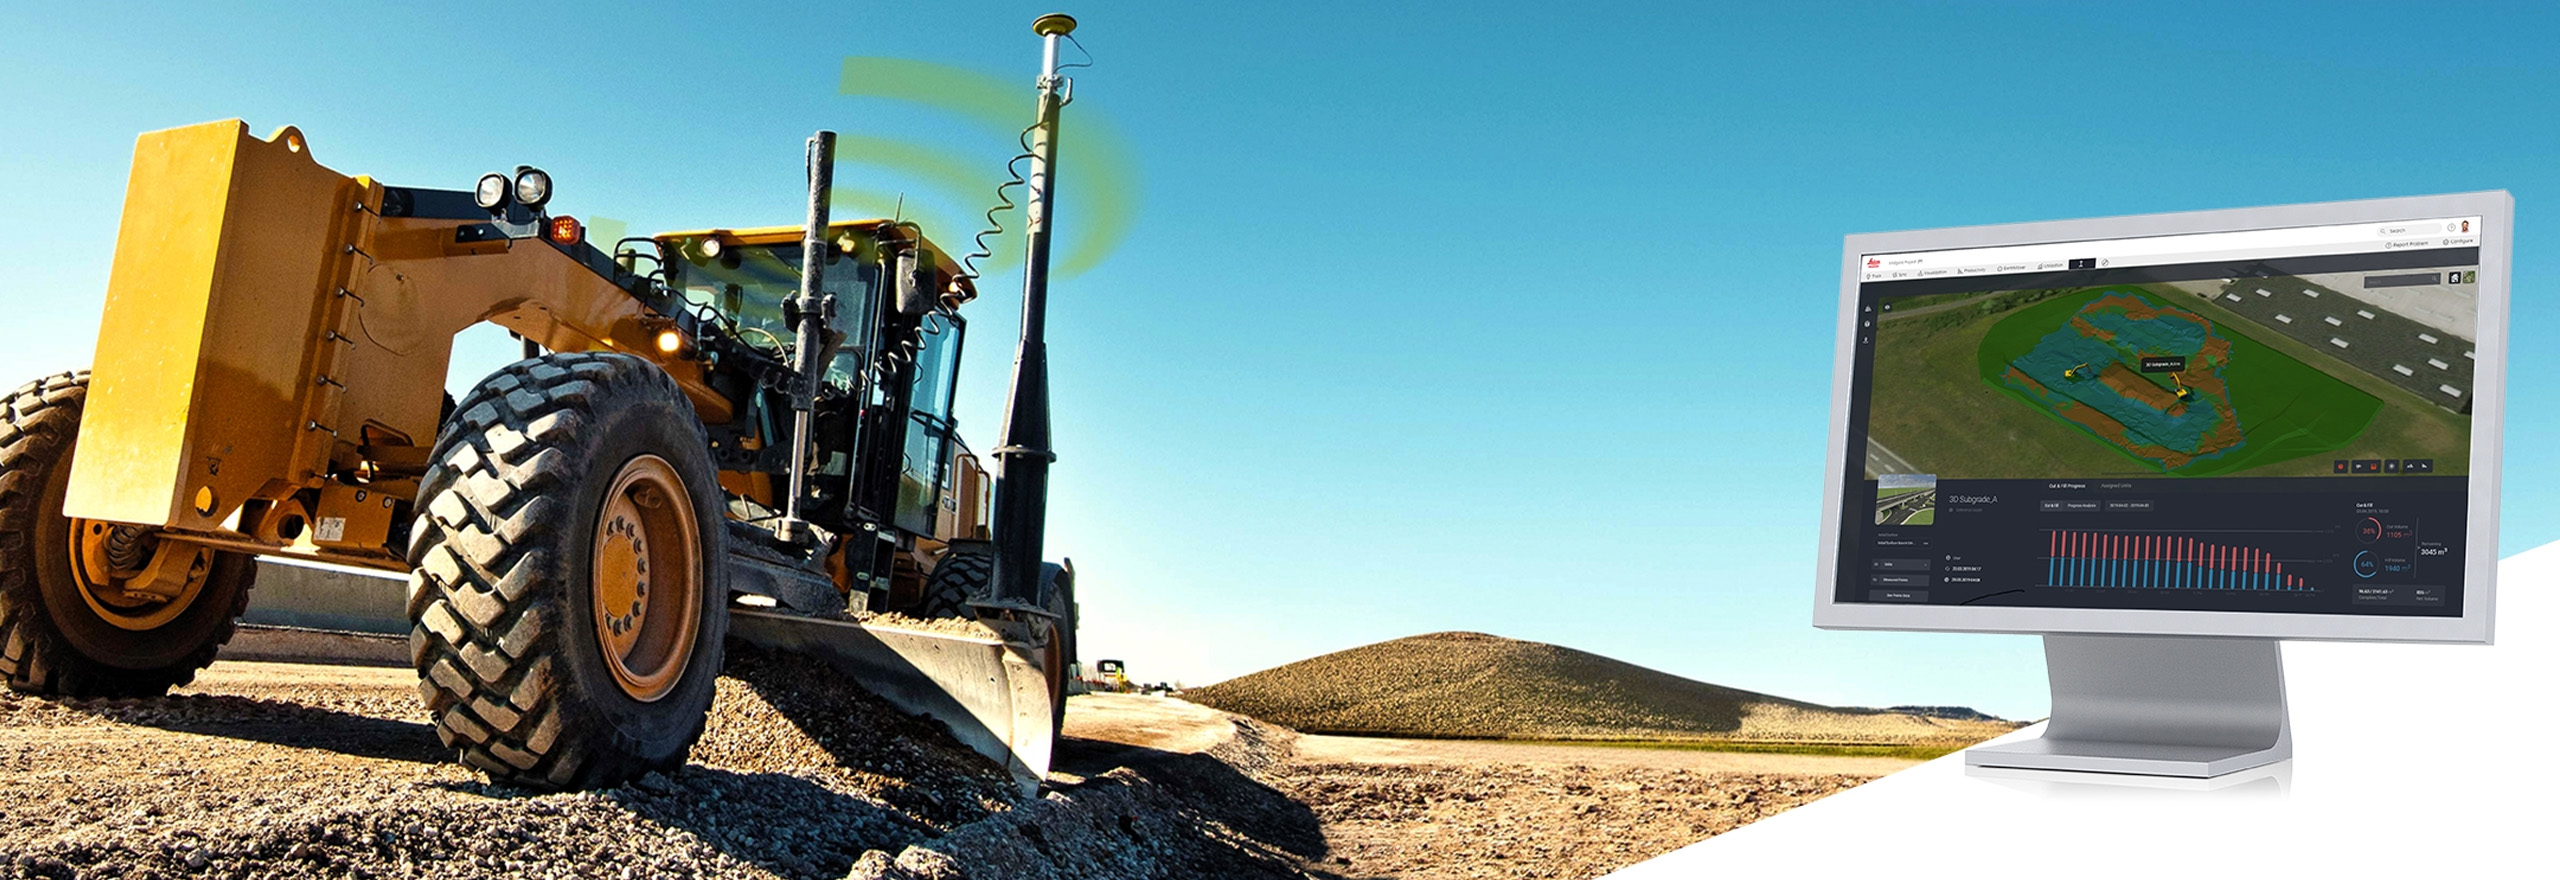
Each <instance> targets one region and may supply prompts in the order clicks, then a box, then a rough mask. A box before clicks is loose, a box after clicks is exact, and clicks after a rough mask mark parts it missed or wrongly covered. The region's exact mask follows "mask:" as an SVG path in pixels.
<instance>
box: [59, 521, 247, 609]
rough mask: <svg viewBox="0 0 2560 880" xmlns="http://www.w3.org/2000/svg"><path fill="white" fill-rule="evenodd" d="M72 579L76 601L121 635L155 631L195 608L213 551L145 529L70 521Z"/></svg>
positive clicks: (96, 522) (105, 523)
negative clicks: (77, 589) (121, 631)
mask: <svg viewBox="0 0 2560 880" xmlns="http://www.w3.org/2000/svg"><path fill="white" fill-rule="evenodd" d="M70 543H71V569H72V571H71V574H72V578H73V580H75V581H77V582H78V583H79V586H80V599H81V601H83V602H85V603H87V604H88V606H89V610H90V611H92V612H95V613H96V614H97V615H98V618H99V619H100V620H104V621H106V622H107V623H108V624H110V625H113V626H115V627H117V628H119V629H126V630H134V631H137V632H139V631H144V630H151V629H157V628H159V627H160V626H161V625H163V624H166V623H168V622H169V621H171V620H175V619H177V617H178V615H180V614H183V613H185V612H186V610H187V607H188V606H190V605H193V604H195V599H196V594H198V593H200V592H203V590H204V584H205V576H206V575H207V574H209V573H210V572H211V571H212V570H213V551H212V550H211V549H209V548H206V547H201V546H197V545H193V544H184V543H180V542H177V541H163V540H159V537H158V535H156V534H154V533H152V531H151V530H150V529H148V528H146V527H143V526H135V525H126V524H122V523H108V522H98V521H94V520H85V519H74V520H72V521H71V536H70Z"/></svg>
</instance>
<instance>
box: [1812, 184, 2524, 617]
mask: <svg viewBox="0 0 2560 880" xmlns="http://www.w3.org/2000/svg"><path fill="white" fill-rule="evenodd" d="M2480 224H2481V218H2480V217H2477V216H2472V217H2445V218H2422V219H2414V220H2410V221H2407V222H2394V223H2360V224H2352V225H2338V226H2318V227H2298V228H2289V229H2270V230H2254V231H2246V232H2220V233H2205V234H2195V235H2178V236H2164V237H2156V238H2135V239H2114V240H2103V241H2086V242H2072V243H2054V244H2037V245H2021V246H2009V247H1991V248H1971V249H1962V250H1947V251H1933V252H1924V253H1898V254H1869V255H1863V256H1861V258H1860V263H1861V266H1862V268H1861V269H1860V270H1859V272H1860V274H1859V281H1860V284H1859V289H1858V306H1857V307H1858V315H1857V319H1858V326H1857V330H1856V334H1857V336H1856V340H1857V347H1856V351H1855V354H1854V356H1853V363H1854V367H1853V369H1854V373H1853V375H1852V378H1851V382H1852V385H1851V396H1850V400H1851V408H1850V412H1849V438H1850V452H1849V455H1848V459H1849V460H1848V461H1847V462H1846V463H1845V466H1846V467H1847V468H1848V469H1849V470H1848V473H1849V475H1850V478H1849V479H1847V480H1845V481H1844V485H1845V486H1846V487H1847V492H1848V494H1849V497H1847V498H1846V499H1844V500H1843V504H1842V505H1841V510H1842V512H1843V517H1844V520H1845V521H1844V522H1843V523H1842V524H1841V532H1840V534H1841V535H1843V536H1844V538H1843V541H1842V544H1843V547H1844V549H1845V550H1847V551H1848V552H1843V553H1841V554H1840V555H1839V557H1838V558H1839V565H1840V566H1841V569H1840V571H1839V572H1838V577H1837V579H1836V580H1835V582H1834V583H1835V584H1836V585H1837V589H1838V591H1839V593H1838V596H1837V597H1836V598H1837V600H1838V601H1841V602H1863V603H1918V604H1928V605H1983V606H2001V605H2006V606H2033V607H2058V608H2117V609H2167V610H2204V611H2265V612H2284V613H2302V614H2358V615H2416V616H2443V617H2459V616H2461V614H2462V584H2463V558H2464V551H2463V547H2462V543H2463V541H2464V535H2465V531H2464V527H2465V522H2464V520H2465V517H2466V514H2467V511H2468V481H2467V479H2466V476H2467V472H2468V464H2469V458H2470V452H2471V401H2472V397H2473V388H2472V374H2473V365H2474V363H2475V362H2476V359H2477V356H2478V355H2477V352H2476V351H2475V349H2474V347H2473V340H2474V339H2476V338H2478V327H2477V325H2478V320H2479V309H2478V307H2477V302H2478V291H2479V286H2478V285H2479V282H2480V280H2481V279H2480V277H2479V272H2480V266H2479V259H2480V256H2479V254H2480V251H2479V242H2480V233H2481V229H2480Z"/></svg>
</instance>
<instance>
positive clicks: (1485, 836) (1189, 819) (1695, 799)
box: [0, 647, 1864, 880]
mask: <svg viewBox="0 0 2560 880" xmlns="http://www.w3.org/2000/svg"><path fill="white" fill-rule="evenodd" d="M413 690H414V681H413V680H412V678H411V676H410V674H409V673H408V671H407V670H399V669H380V668H354V667H330V666H305V665H291V664H270V663H238V662H224V663H218V664H216V665H215V666H214V667H213V668H211V669H209V670H207V671H206V673H205V674H204V675H203V676H202V677H201V678H200V679H199V681H198V683H197V684H196V685H195V686H193V687H190V688H188V689H186V690H185V691H184V692H182V693H180V694H178V695H175V696H171V697H167V698H163V699H153V700H112V701H110V700H91V701H51V700H44V699H37V698H33V697H26V696H21V695H16V694H6V693H0V878H10V877H47V878H134V880H141V878H177V877H189V878H193V877H207V878H284V877H352V878H376V877H384V878H404V877H437V878H448V877H450V878H482V877H490V878H495V877H509V878H513V877H536V878H547V877H607V878H627V880H638V878H658V877H672V878H692V877H713V878H836V877H852V878H866V880H1067V878H1117V877H1128V878H1191V877H1220V878H1227V877H1233V878H1320V880H1341V878H1373V877H1411V878H1461V877H1464V878H1477V877H1505V878H1508V877H1591V876H1597V875H1599V874H1602V873H1606V872H1607V871H1609V870H1611V869H1614V868H1617V867H1621V866H1623V865H1626V864H1629V863H1632V862H1634V861H1637V860H1639V859H1642V858H1645V857H1648V856H1651V855H1654V854H1657V853H1660V852H1664V851H1668V850H1670V849H1672V848H1675V847H1677V846H1679V845H1682V844H1685V843H1689V842H1692V841H1694V840H1696V839H1698V838H1700V837H1703V836H1706V835H1709V834H1713V833H1716V832H1720V831H1722V830H1725V829H1727V828H1731V827H1733V826H1736V825H1739V824H1742V823H1744V822H1748V821H1751V820H1752V819H1756V818H1759V817H1760V816H1764V815H1767V814H1769V813H1773V812H1776V811H1778V810H1781V809H1785V808H1786V807H1788V806H1792V805H1794V804H1797V803H1801V802H1803V801H1805V800H1810V799H1812V798H1814V797H1818V796H1820V795H1821V794H1824V793H1827V792H1830V791H1833V790H1836V789H1838V788H1842V787H1845V786H1847V785H1851V784H1855V783H1856V782H1857V781H1859V780H1860V779H1862V778H1864V777H1860V776H1853V775H1807V774H1771V773H1760V774H1753V773H1732V772H1702V771H1695V770H1689V769H1664V768H1660V767H1651V766H1603V765H1593V764H1582V763H1564V762H1563V759H1566V758H1570V757H1571V756H1572V755H1574V754H1577V753H1579V752H1582V751H1587V750H1581V749H1560V750H1552V751H1546V750H1541V749H1538V748H1534V747H1522V746H1510V747H1507V750H1506V751H1503V752H1501V753H1500V754H1499V755H1488V754H1487V753H1483V752H1482V751H1481V750H1480V749H1479V750H1478V751H1465V750H1464V749H1465V748H1466V747H1467V746H1468V745H1469V744H1464V743H1453V744H1450V746H1451V748H1453V749H1458V751H1452V752H1450V753H1449V754H1448V755H1445V756H1442V757H1445V758H1446V759H1447V760H1445V761H1434V760H1428V759H1416V758H1415V756H1414V754H1412V753H1413V752H1414V751H1415V750H1416V749H1422V750H1425V751H1428V750H1429V748H1430V745H1429V744H1422V745H1418V746H1417V745H1401V746H1397V747H1396V749H1395V751H1396V757H1395V759H1394V760H1393V761H1392V762H1387V761H1380V762H1372V761H1368V760H1365V759H1363V758H1362V757H1361V750H1360V749H1349V750H1347V751H1346V750H1345V749H1334V750H1333V751H1331V752H1328V753H1326V755H1327V757H1326V758H1324V759H1322V760H1309V759H1302V758H1298V757H1293V754H1294V748H1295V744H1296V743H1297V742H1298V741H1299V737H1298V736H1297V735H1296V734H1294V733H1293V732H1291V731H1289V730H1287V729H1285V728H1280V727H1276V726H1272V725H1267V724H1263V723H1261V722H1258V721H1254V720H1252V719H1248V718H1242V717H1239V716H1234V715H1229V714H1226V713H1220V712H1213V711H1210V710H1207V709H1203V708H1201V707H1197V706H1193V705H1190V704H1188V703H1183V702H1182V701H1179V700H1172V699H1165V698H1155V697H1140V696H1133V695H1094V696H1088V697H1079V698H1078V699H1077V701H1075V702H1074V703H1071V704H1070V710H1069V711H1070V722H1069V728H1068V733H1069V738H1068V739H1067V740H1066V741H1065V743H1064V744H1063V745H1062V747H1061V750H1060V755H1059V772H1057V773H1055V774H1053V776H1052V777H1051V781H1050V785H1049V786H1048V788H1047V790H1046V791H1044V792H1043V793H1042V795H1041V796H1040V797H1039V798H1038V799H1035V800H1030V801H1022V800H1019V799H1018V798H1017V796H1016V795H1014V794H1013V793H1012V792H1013V789H1012V786H1011V784H1010V782H1009V780H1008V779H1007V778H1006V777H1005V775H1004V774H1003V773H1002V772H1001V771H1000V770H999V769H998V768H996V767H995V766H994V765H993V764H991V763H989V762H987V761H985V760H983V759H981V758H979V757H978V756H977V755H976V754H974V753H971V752H969V751H967V750H965V749H963V748H962V747H960V746H959V745H957V744H956V743H953V742H951V741H950V740H949V739H948V738H947V736H945V735H944V734H943V733H942V732H941V731H940V729H939V727H938V726H935V725H932V724H931V723H930V722H926V721H922V720H919V719H916V718H912V717H909V716H906V715H903V714H900V713H898V712H896V711H895V710H893V709H891V708H890V707H888V706H887V705H886V704H884V703H881V702H880V701H878V700H877V699H876V698H873V697H871V696H870V695H869V694H868V693H866V692H864V691H862V690H860V689H859V688H856V687H852V686H850V685H846V684H842V683H840V682H838V681H837V680H836V678H835V677H834V676H833V674H832V673H830V672H828V671H827V670H825V669H824V668H823V667H822V666H818V665H816V664H815V663H813V662H810V661H804V660H801V659H798V658H793V657H789V656H785V655H769V654H762V653H759V652H756V651H754V650H752V649H747V648H743V647H733V649H732V654H731V661H730V668H729V672H728V674H727V675H726V676H724V677H723V678H722V679H721V681H720V683H719V694H718V698H717V700H716V702H715V703H714V706H713V713H714V714H713V718H712V720H711V723H710V724H709V726H708V730H707V732H706V733H705V735H704V738H703V741H702V742H701V743H700V744H699V745H697V746H696V747H695V750H694V754H693V760H692V762H691V763H689V764H688V765H686V766H685V767H683V768H681V769H680V770H678V771H676V772H674V773H670V774H664V775H652V776H649V777H645V778H643V779H640V780H638V781H636V782H634V783H632V784H630V785H627V786H623V787H620V788H616V789H611V790H607V791H597V792H585V793H578V794H533V793H530V792H525V791H521V790H514V789H508V788H500V787H493V786H490V785H487V784H485V783H483V782H482V781H481V780H480V778H479V777H478V776H477V775H476V774H474V773H472V772H471V771H469V770H468V769H467V768H464V767H462V766H460V765H458V764H455V763H453V762H452V760H451V756H450V755H449V754H447V753H446V752H445V750H444V749H442V748H441V747H439V746H438V745H437V744H436V741H435V736H434V733H433V730H432V728H431V727H430V726H429V723H428V719H427V718H426V716H425V715H424V713H423V712H421V711H420V710H419V708H418V704H417V700H416V697H415V696H414V693H413ZM1550 755H1553V756H1557V759H1556V760H1546V758H1547V756H1550ZM1488 757H1491V758H1494V760H1487V759H1488ZM1425 758H1428V756H1425Z"/></svg>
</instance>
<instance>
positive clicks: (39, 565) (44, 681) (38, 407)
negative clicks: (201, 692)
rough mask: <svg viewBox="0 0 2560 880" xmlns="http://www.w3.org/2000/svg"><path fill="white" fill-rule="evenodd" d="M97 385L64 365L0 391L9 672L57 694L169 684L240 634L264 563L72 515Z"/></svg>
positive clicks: (122, 692) (145, 689)
mask: <svg viewBox="0 0 2560 880" xmlns="http://www.w3.org/2000/svg"><path fill="white" fill-rule="evenodd" d="M88 391H89V376H88V374H87V373H62V374H58V375H54V376H50V377H47V378H45V379H42V380H39V381H36V382H31V383H28V384H27V385H24V386H21V387H20V388H18V390H16V391H13V392H11V393H10V394H9V395H8V396H7V397H5V398H0V677H5V678H7V679H8V682H9V686H10V687H11V688H12V689H15V690H20V691H28V692H32V693H39V694H49V695H55V696H73V697H149V696H159V695H160V694H163V693H167V692H168V690H169V689H170V688H172V687H175V686H178V685H182V684H186V683H187V682H189V681H193V680H194V679H195V674H196V671H197V670H199V669H203V668H204V667H205V665H206V664H208V663H212V662H213V655H214V652H215V651H216V650H218V649H219V648H221V646H222V644H223V643H224V642H227V641H230V639H231V632H232V623H233V621H234V620H235V619H236V618H238V617H239V616H240V612H241V611H242V610H243V609H244V608H246V607H247V606H248V602H249V587H250V584H251V582H252V581H253V580H254V579H255V578H256V576H257V565H256V562H255V560H252V559H250V558H249V557H248V556H246V555H243V554H239V553H228V552H219V551H214V550H210V549H206V548H204V547H200V546H196V545H191V544H184V543H180V542H176V541H164V540H161V539H160V537H159V536H158V534H157V533H155V532H154V531H152V530H151V529H150V528H148V527H145V526H134V525H124V524H118V523H105V522H91V521H88V520H79V519H72V518H70V517H66V516H64V515H63V513H62V504H63V496H64V493H65V492H66V491H68V489H67V487H68V486H69V485H70V479H71V453H72V446H73V443H74V441H75V440H76V439H77V438H78V437H79V430H80V415H81V409H82V407H83V405H84V404H85V403H86V402H87V400H88Z"/></svg>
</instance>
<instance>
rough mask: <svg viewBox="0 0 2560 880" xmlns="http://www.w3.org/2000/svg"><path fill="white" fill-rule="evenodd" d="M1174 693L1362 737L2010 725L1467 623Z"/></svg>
mask: <svg viewBox="0 0 2560 880" xmlns="http://www.w3.org/2000/svg"><path fill="white" fill-rule="evenodd" d="M1182 697H1183V698H1184V699H1187V700H1190V701H1192V702H1195V703H1200V704H1203V705H1207V706H1212V707H1215V708H1219V709H1224V710H1226V711H1229V712H1235V713H1238V714H1242V715H1249V716H1252V717H1255V718H1260V719H1263V720H1266V721H1271V722H1275V723H1278V724H1283V725H1287V726H1289V727H1293V728H1296V729H1298V730H1302V731H1306V732H1309V733H1338V734H1361V735H1371V736H1404V737H1429V738H1453V737H1454V738H1471V739H1636V740H1732V741H1745V742H1785V743H1838V744H1851V743H1886V744H1933V745H1935V744H1961V743H1968V742H1974V741H1979V740H1982V739H1986V738H1989V737H1992V736H1997V735H1999V734H2002V733H2006V732H2008V731H2010V730H2013V729H2015V728H2016V725H2014V724H2010V723H2007V722H2002V721H1999V720H1997V719H1992V718H1990V716H1987V715H1981V714H1980V713H1973V714H1974V715H1976V716H1979V717H1975V718H1957V717H1939V716H1935V715H1929V714H1920V713H1915V712H1907V711H1901V710H1887V711H1878V710H1873V709H1836V708H1832V707H1829V706H1821V705H1817V704H1813V703H1807V702H1804V701H1801V700H1790V699H1786V698H1783V697H1776V696H1771V695H1768V694H1761V693H1754V692H1751V691H1746V690H1740V689H1736V688H1729V687H1725V686H1722V685H1716V684H1709V683H1707V682H1703V681H1697V680H1694V679H1688V678H1682V677H1680V676H1677V675H1672V674H1670V673H1667V672H1660V671H1657V670H1652V669H1646V668H1644V667H1641V666H1637V665H1635V664H1632V663H1626V662H1622V661H1618V660H1612V659H1610V658H1607V657H1603V656H1600V655H1598V654H1593V653H1590V652H1588V651H1577V650H1574V649H1572V648H1565V647H1560V646H1556V645H1549V644H1543V643H1540V642H1525V641H1520V640H1517V639H1506V638H1502V637H1500V636H1492V635H1486V634H1484V633H1472V632H1444V633H1431V634H1428V635H1419V636H1411V637H1407V638H1401V639H1396V640H1393V641H1386V642H1379V643H1377V644H1374V645H1364V646H1361V647H1357V648H1352V649H1350V650H1347V651H1337V652H1334V653H1331V654H1326V655H1323V656H1321V657H1313V658H1309V659H1306V660H1301V661H1298V662H1296V663H1291V664H1288V665H1285V666H1279V667H1274V668H1271V669H1266V670H1263V671H1261V672H1256V673H1253V674H1251V675H1246V676H1242V677H1239V678H1234V679H1230V680H1227V681H1223V682H1219V683H1217V684H1213V685H1209V686H1207V687H1200V688H1192V689H1190V690H1187V691H1184V692H1183V693H1182ZM1967 711H1970V710H1967Z"/></svg>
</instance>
